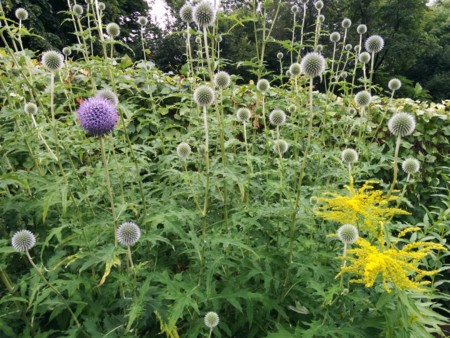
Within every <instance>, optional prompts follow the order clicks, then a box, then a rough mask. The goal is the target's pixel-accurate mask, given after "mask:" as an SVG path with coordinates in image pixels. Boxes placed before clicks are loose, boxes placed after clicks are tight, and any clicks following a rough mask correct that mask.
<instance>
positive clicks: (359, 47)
mask: <svg viewBox="0 0 450 338" xmlns="http://www.w3.org/2000/svg"><path fill="white" fill-rule="evenodd" d="M353 49H354V50H355V52H356V53H359V52H360V51H361V46H360V45H356V46H355V48H353Z"/></svg>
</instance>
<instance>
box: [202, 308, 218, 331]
mask: <svg viewBox="0 0 450 338" xmlns="http://www.w3.org/2000/svg"><path fill="white" fill-rule="evenodd" d="M204 320H205V325H206V326H207V327H209V328H210V329H213V328H215V327H216V326H217V325H219V315H218V314H217V313H216V312H213V311H210V312H208V313H207V314H206V315H205V318H204Z"/></svg>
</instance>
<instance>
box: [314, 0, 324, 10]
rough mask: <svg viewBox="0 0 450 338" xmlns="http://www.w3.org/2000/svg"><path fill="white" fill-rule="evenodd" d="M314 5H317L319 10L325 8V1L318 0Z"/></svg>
mask: <svg viewBox="0 0 450 338" xmlns="http://www.w3.org/2000/svg"><path fill="white" fill-rule="evenodd" d="M314 7H316V9H317V10H318V11H320V10H321V9H322V8H323V2H322V1H321V0H319V1H317V2H316V3H315V4H314Z"/></svg>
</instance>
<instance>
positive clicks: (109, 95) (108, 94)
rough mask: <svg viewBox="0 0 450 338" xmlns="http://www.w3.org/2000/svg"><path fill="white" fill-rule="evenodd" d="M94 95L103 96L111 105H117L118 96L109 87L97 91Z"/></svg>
mask: <svg viewBox="0 0 450 338" xmlns="http://www.w3.org/2000/svg"><path fill="white" fill-rule="evenodd" d="M95 97H103V98H104V99H107V100H108V101H110V102H111V103H112V104H113V105H115V106H117V105H118V104H119V98H118V97H117V95H116V94H115V93H114V92H113V91H112V90H110V89H102V90H99V91H98V92H97V94H96V95H95Z"/></svg>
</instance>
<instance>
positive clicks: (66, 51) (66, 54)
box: [62, 47, 72, 57]
mask: <svg viewBox="0 0 450 338" xmlns="http://www.w3.org/2000/svg"><path fill="white" fill-rule="evenodd" d="M62 53H63V54H64V55H65V56H66V57H67V56H69V55H70V54H72V49H70V47H64V48H63V49H62Z"/></svg>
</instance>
